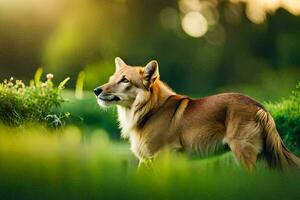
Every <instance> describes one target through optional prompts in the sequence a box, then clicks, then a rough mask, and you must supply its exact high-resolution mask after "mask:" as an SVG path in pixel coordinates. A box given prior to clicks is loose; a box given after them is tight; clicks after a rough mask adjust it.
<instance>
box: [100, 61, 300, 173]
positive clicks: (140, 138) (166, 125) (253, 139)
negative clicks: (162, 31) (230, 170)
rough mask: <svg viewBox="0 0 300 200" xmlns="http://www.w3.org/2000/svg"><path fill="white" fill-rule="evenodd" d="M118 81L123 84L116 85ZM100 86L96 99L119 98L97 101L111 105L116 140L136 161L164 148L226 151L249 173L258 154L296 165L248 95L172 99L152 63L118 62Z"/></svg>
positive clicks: (269, 120) (274, 164)
mask: <svg viewBox="0 0 300 200" xmlns="http://www.w3.org/2000/svg"><path fill="white" fill-rule="evenodd" d="M122 77H126V78H127V79H128V83H122V82H120V79H122ZM101 88H102V89H103V92H102V93H101V95H102V96H105V95H107V94H109V95H115V96H118V97H120V100H119V101H116V102H107V101H101V100H98V102H99V104H100V105H117V107H118V119H119V122H120V128H121V130H122V137H123V138H128V139H129V140H130V143H131V149H132V151H133V153H134V154H135V155H136V156H137V157H138V158H139V159H140V160H145V159H151V158H153V157H155V155H156V154H157V153H159V152H160V151H161V150H162V149H165V148H170V149H175V150H179V151H184V152H186V153H188V154H196V155H199V156H206V155H214V154H216V153H221V152H225V151H226V150H228V149H229V150H231V151H232V153H233V154H234V155H235V158H236V159H237V161H238V162H239V163H240V164H242V165H243V166H245V167H247V168H249V169H252V168H255V165H256V161H257V157H258V155H259V154H262V155H264V156H265V158H266V160H267V161H268V163H269V165H270V167H279V168H283V169H287V168H290V167H292V166H300V164H299V163H300V162H299V158H297V157H296V156H295V155H293V154H292V153H290V152H288V150H287V149H286V148H285V147H284V145H283V143H282V141H281V139H280V136H279V134H278V132H277V130H276V127H275V123H274V120H273V119H272V117H271V115H270V114H269V113H268V112H267V111H266V110H265V109H264V108H263V106H262V105H261V104H259V103H258V102H256V101H255V100H253V99H251V98H250V97H248V96H244V95H241V94H238V93H224V94H218V95H213V96H208V97H205V98H201V99H196V100H194V99H191V98H189V97H186V96H182V95H177V94H176V93H175V92H173V91H172V90H171V89H170V88H169V87H168V86H166V85H165V84H164V83H163V82H162V81H161V80H160V78H159V73H158V65H157V62H156V61H151V62H150V63H148V64H147V65H146V67H131V66H128V65H126V64H125V62H124V61H122V60H121V59H120V58H116V72H115V74H114V75H113V76H112V77H111V78H110V81H109V82H108V83H106V84H105V85H103V86H102V87H101ZM101 95H100V96H101ZM228 147H229V148H228Z"/></svg>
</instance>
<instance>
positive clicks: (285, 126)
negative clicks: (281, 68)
mask: <svg viewBox="0 0 300 200" xmlns="http://www.w3.org/2000/svg"><path fill="white" fill-rule="evenodd" d="M267 107H268V109H269V111H270V113H271V114H272V116H273V117H274V119H275V121H276V126H277V129H278V131H279V133H280V135H281V137H282V138H283V141H284V143H285V144H286V145H287V147H288V148H289V149H290V150H291V151H293V152H295V153H296V154H298V155H300V82H299V83H298V85H297V86H296V90H295V91H293V92H292V95H290V96H289V97H287V98H285V99H282V100H281V101H280V102H277V103H268V104H267Z"/></svg>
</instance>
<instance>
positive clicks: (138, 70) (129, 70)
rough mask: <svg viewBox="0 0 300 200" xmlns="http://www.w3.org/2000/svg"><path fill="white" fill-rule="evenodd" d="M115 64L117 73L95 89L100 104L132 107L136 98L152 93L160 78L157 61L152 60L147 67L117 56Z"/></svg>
mask: <svg viewBox="0 0 300 200" xmlns="http://www.w3.org/2000/svg"><path fill="white" fill-rule="evenodd" d="M115 65H116V70H115V73H114V74H113V75H112V76H111V77H110V78H109V81H108V82H107V83H105V84H104V85H102V86H100V87H97V88H95V89H94V93H95V95H96V96H97V101H98V104H99V105H100V106H103V107H107V106H110V105H120V106H123V107H128V108H130V107H131V106H132V104H133V103H134V102H135V100H136V99H138V98H145V97H146V96H149V95H150V89H151V87H152V85H153V83H154V82H155V80H156V79H158V78H159V73H158V63H157V62H156V61H150V62H149V63H148V64H147V65H146V66H145V67H140V66H137V67H132V66H129V65H127V64H126V63H125V62H124V61H123V60H122V59H121V58H119V57H117V58H115Z"/></svg>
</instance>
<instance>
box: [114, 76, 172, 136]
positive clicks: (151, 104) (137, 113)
mask: <svg viewBox="0 0 300 200" xmlns="http://www.w3.org/2000/svg"><path fill="white" fill-rule="evenodd" d="M175 94H176V93H175V92H173V91H172V90H171V89H170V88H169V87H168V86H167V85H166V84H164V83H163V82H162V81H161V80H159V79H157V80H155V82H154V83H153V85H152V87H151V89H150V92H149V91H142V92H140V93H139V95H138V96H137V97H136V100H135V101H134V103H133V104H132V106H131V107H130V108H126V107H122V106H118V120H119V123H120V124H119V125H120V128H121V137H123V138H129V137H130V132H131V131H133V130H134V129H135V128H136V127H137V125H138V123H139V120H140V119H142V118H143V117H144V116H145V115H146V114H147V113H149V112H151V111H153V110H155V109H158V108H159V107H160V106H161V105H163V104H164V102H165V101H166V100H167V99H168V98H169V97H170V96H171V95H175Z"/></svg>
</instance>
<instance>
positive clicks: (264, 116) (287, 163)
mask: <svg viewBox="0 0 300 200" xmlns="http://www.w3.org/2000/svg"><path fill="white" fill-rule="evenodd" d="M256 115H257V118H258V120H259V121H260V123H261V124H262V126H263V137H264V150H263V155H264V157H265V158H266V160H267V163H268V165H269V166H270V167H271V168H279V169H283V170H289V169H291V168H298V169H300V158H299V157H297V156H295V155H294V154H293V153H291V152H290V151H289V150H288V149H287V148H286V147H285V146H284V144H283V142H282V140H281V138H280V135H279V133H278V132H277V129H276V125H275V122H274V119H273V117H272V116H271V115H270V113H268V112H267V111H265V110H263V109H260V110H259V111H258V112H257V114H256Z"/></svg>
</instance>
